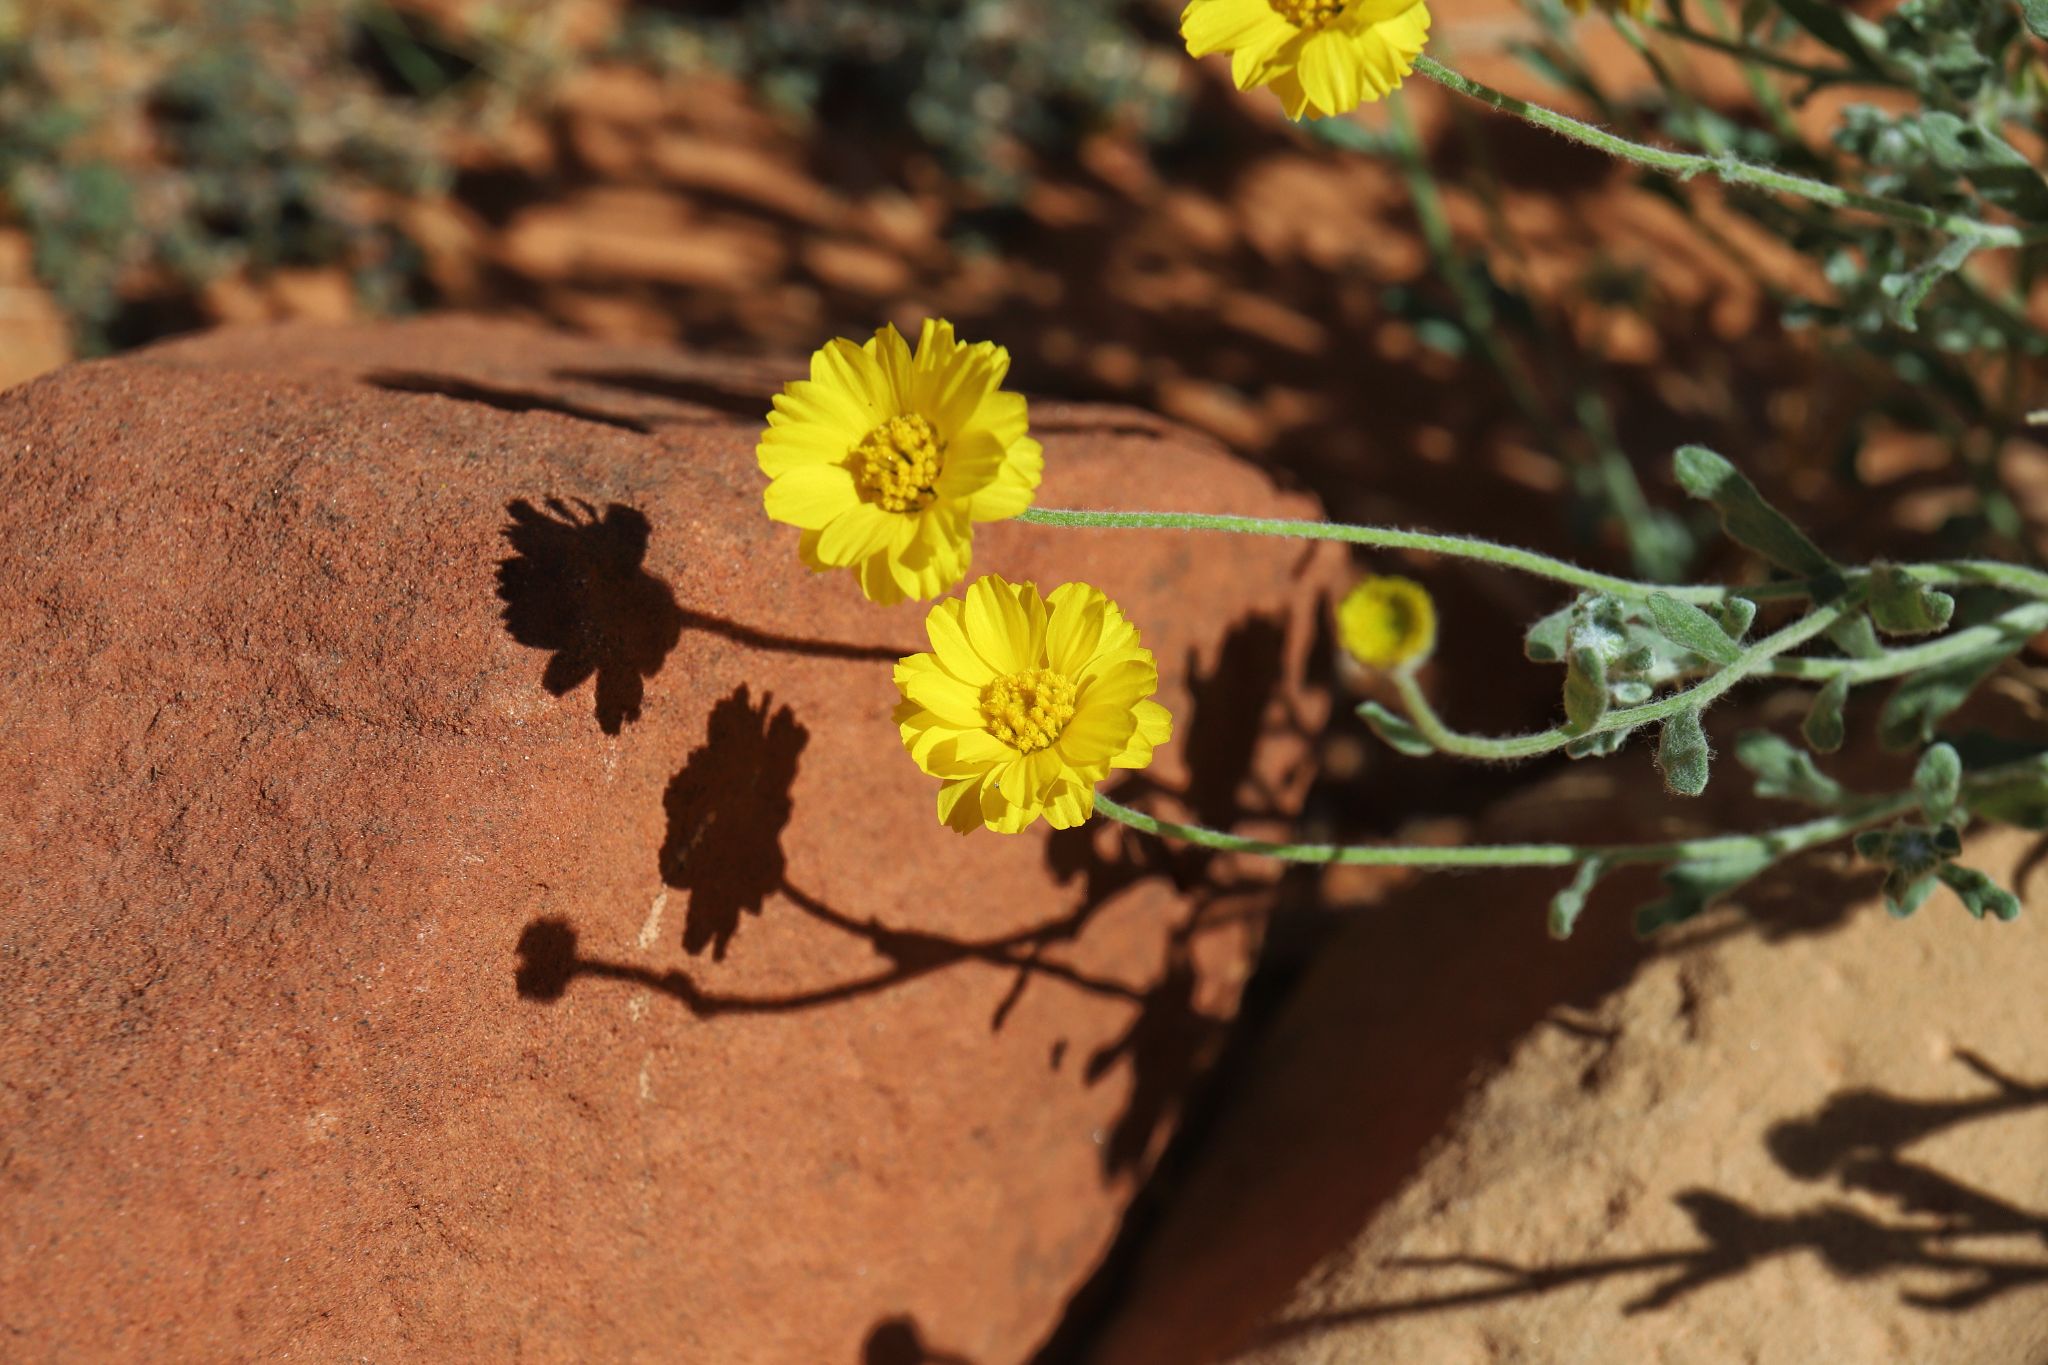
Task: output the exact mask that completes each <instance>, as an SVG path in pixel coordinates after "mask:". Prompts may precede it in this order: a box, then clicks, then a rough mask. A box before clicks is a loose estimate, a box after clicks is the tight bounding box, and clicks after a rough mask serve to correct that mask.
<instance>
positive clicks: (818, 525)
mask: <svg viewBox="0 0 2048 1365" xmlns="http://www.w3.org/2000/svg"><path fill="white" fill-rule="evenodd" d="M761 503H762V506H763V507H765V508H766V509H767V512H768V516H769V519H770V520H772V521H779V522H782V523H783V524H785V525H788V526H800V527H802V528H803V529H804V530H806V531H822V530H824V529H825V528H826V527H827V526H829V525H831V524H832V523H833V522H834V521H835V520H837V519H839V518H841V517H842V516H843V515H844V514H845V513H847V512H849V511H851V510H853V509H854V508H857V507H859V506H861V500H860V490H859V489H858V488H857V487H855V485H854V482H853V475H852V474H850V473H848V472H847V471H846V470H845V469H843V468H841V467H840V466H838V465H829V464H804V465H798V466H797V467H795V468H793V469H786V470H784V471H783V472H782V473H781V474H779V475H777V476H776V478H775V480H774V481H773V482H772V483H770V484H769V485H768V488H767V491H766V492H764V493H763V494H762V495H761Z"/></svg>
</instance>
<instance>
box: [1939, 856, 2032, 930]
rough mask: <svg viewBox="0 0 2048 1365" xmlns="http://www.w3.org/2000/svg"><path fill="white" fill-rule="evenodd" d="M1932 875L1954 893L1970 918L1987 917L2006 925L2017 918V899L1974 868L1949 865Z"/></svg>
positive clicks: (2018, 905) (2018, 911)
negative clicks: (1999, 920) (2003, 922)
mask: <svg viewBox="0 0 2048 1365" xmlns="http://www.w3.org/2000/svg"><path fill="white" fill-rule="evenodd" d="M1935 875H1936V876H1938V877H1940V878H1941V879H1942V881H1944V882H1946V883H1947V884H1948V889H1949V890H1951V891H1953V892H1955V893H1956V898H1957V899H1958V900H1960V901H1962V903H1963V909H1965V910H1967V911H1969V912H1970V915H1971V917H1972V918H1975V919H1983V918H1984V917H1985V916H1986V915H1990V916H1991V917H1992V918H1993V919H2001V920H2005V921H2007V922H2010V921H2012V920H2016V919H2018V918H2019V917H2020V898H2019V897H2018V896H2015V895H2014V894H2013V893H2012V892H2010V891H2008V890H2006V889H2005V888H2004V887H2002V886H2000V885H1999V884H1998V883H1997V882H1994V881H1992V880H1991V878H1990V877H1988V876H1986V875H1985V874H1984V873H1983V872H1980V871H1978V870H1977V869H1976V868H1974V867H1957V866H1956V865H1955V864H1954V863H1949V864H1948V865H1946V866H1944V867H1943V868H1942V869H1941V871H1939V872H1937V873H1936V874H1935Z"/></svg>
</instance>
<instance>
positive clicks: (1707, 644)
mask: <svg viewBox="0 0 2048 1365" xmlns="http://www.w3.org/2000/svg"><path fill="white" fill-rule="evenodd" d="M1650 619H1651V621H1653V622H1654V623H1655V624H1656V626H1657V633H1658V634H1660V635H1662V636H1663V637H1664V638H1665V639H1667V640H1669V641H1670V642H1671V643H1672V644H1674V645H1677V646H1678V647H1679V648H1680V649H1689V650H1691V651H1692V652H1693V653H1695V654H1697V655H1699V656H1700V657H1701V658H1702V659H1706V660H1709V661H1710V662H1713V663H1717V664H1722V665H1727V664H1732V663H1734V662H1735V661H1736V660H1737V659H1739V658H1741V657H1742V647H1741V646H1740V645H1738V644H1736V643H1735V642H1734V641H1733V640H1731V639H1729V638H1728V632H1727V631H1726V630H1724V629H1722V627H1721V623H1720V622H1719V621H1716V620H1715V619H1714V618H1713V617H1711V616H1709V615H1707V614H1706V613H1705V612H1703V611H1701V610H1700V609H1699V608H1698V607H1696V606H1694V605H1692V603H1690V602H1681V601H1679V600H1678V599H1677V598H1676V597H1673V596H1672V595H1671V594H1670V593H1666V592H1653V593H1651V594H1650Z"/></svg>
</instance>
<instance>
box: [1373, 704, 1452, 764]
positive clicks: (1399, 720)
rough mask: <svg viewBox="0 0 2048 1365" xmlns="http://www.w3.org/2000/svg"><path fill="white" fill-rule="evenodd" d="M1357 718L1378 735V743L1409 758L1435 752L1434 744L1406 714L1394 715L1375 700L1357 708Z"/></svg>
mask: <svg viewBox="0 0 2048 1365" xmlns="http://www.w3.org/2000/svg"><path fill="white" fill-rule="evenodd" d="M1358 715H1359V718H1360V719H1362V720H1363V721H1364V722H1365V723H1366V724H1367V725H1368V726H1370V727H1372V732H1373V733H1374V734H1375V735H1378V736H1379V738H1380V743H1382V744H1384V745H1386V746H1387V747H1388V748H1389V749H1392V750H1394V751H1395V752H1396V753H1403V754H1406V755H1408V757H1410V758H1421V757H1423V756H1425V755H1427V754H1433V753H1435V752H1436V746H1435V745H1434V744H1431V743H1430V742H1429V740H1428V739H1426V738H1424V736H1423V733H1422V731H1420V730H1418V729H1416V728H1415V726H1414V724H1413V723H1412V722H1411V721H1409V719H1408V718H1407V717H1406V716H1402V715H1396V714H1395V713H1394V712H1392V711H1389V710H1388V709H1387V708H1386V707H1384V706H1382V705H1380V704H1379V703H1378V702H1376V701H1369V702H1366V703H1365V704H1364V705H1362V706H1360V707H1359V708H1358Z"/></svg>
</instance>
